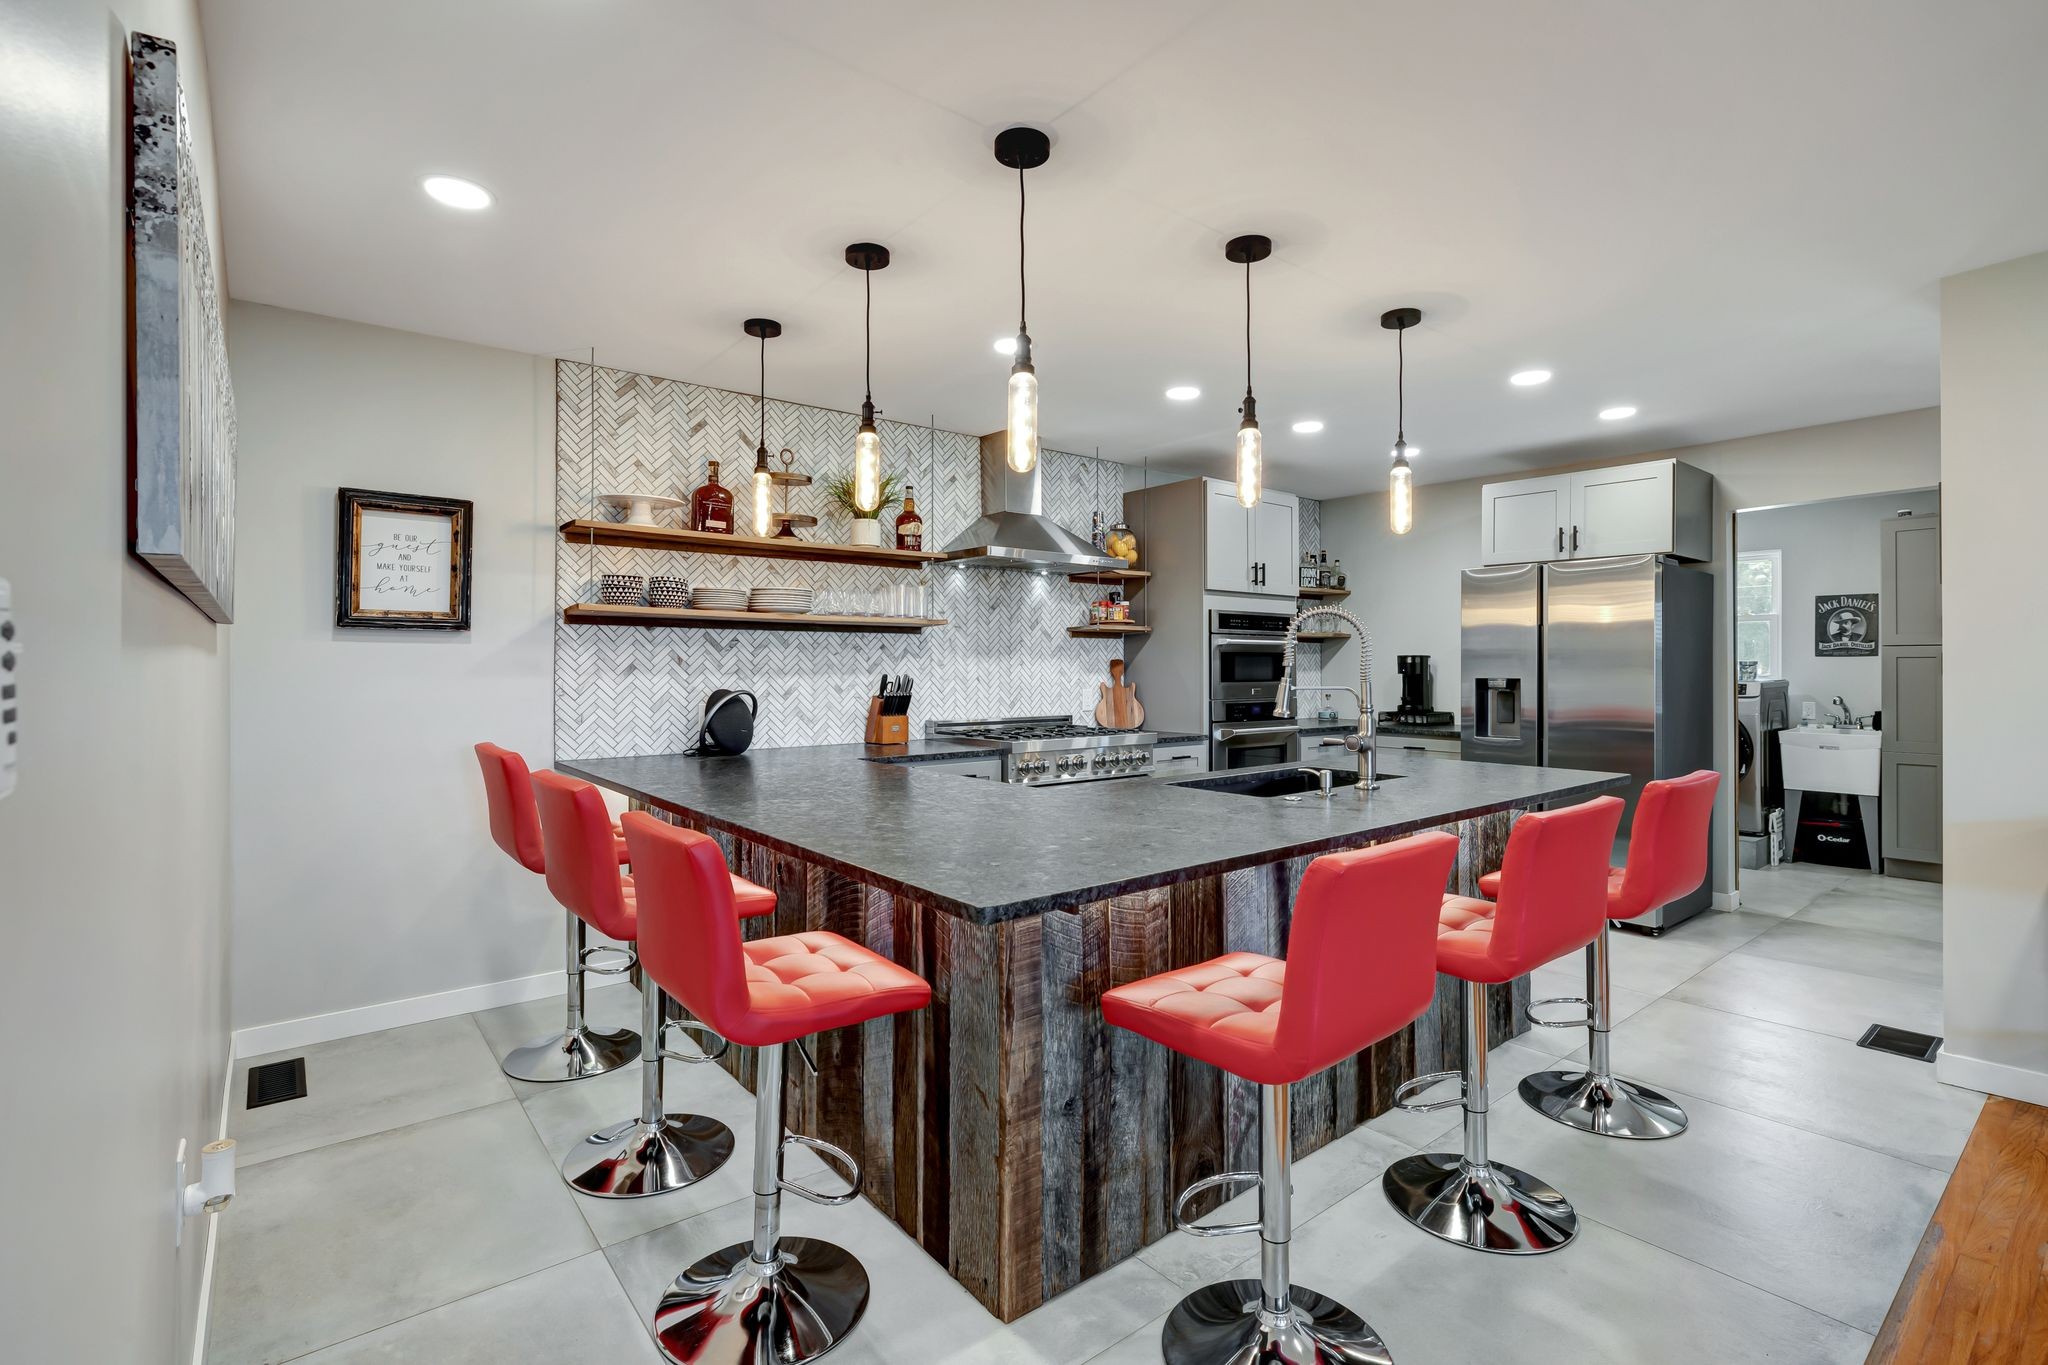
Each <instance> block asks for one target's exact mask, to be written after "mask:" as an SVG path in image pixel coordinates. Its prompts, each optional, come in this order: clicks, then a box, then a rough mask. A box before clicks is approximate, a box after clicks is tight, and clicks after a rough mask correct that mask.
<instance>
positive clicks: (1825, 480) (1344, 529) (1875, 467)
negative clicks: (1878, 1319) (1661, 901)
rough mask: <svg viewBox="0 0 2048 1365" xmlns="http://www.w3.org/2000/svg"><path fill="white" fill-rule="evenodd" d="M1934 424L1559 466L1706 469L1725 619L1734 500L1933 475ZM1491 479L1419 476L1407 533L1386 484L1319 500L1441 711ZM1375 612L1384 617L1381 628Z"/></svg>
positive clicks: (1723, 665)
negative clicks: (1419, 660)
mask: <svg viewBox="0 0 2048 1365" xmlns="http://www.w3.org/2000/svg"><path fill="white" fill-rule="evenodd" d="M1938 426H1939V413H1938V412H1937V410H1936V409H1933V408H1923V409H1920V410H1919V411H1915V412H1902V413H1896V414H1893V415H1891V416H1887V417H1867V418H1863V419H1861V420H1859V421H1854V422H1833V423H1829V424H1828V425H1826V426H1818V427H1801V428H1798V429H1796V430H1793V431H1778V432H1771V433H1769V434H1767V435H1763V436H1749V437H1744V438H1742V439H1741V440H1735V441H1717V442H1714V443H1713V444H1710V445H1700V446H1688V447H1685V448H1683V449H1679V450H1665V451H1645V452H1643V453H1642V454H1640V455H1634V456H1630V457H1628V458H1626V459H1614V460H1600V461H1590V462H1587V463H1586V464H1583V465H1563V466H1559V468H1561V469H1567V468H1590V467H1596V466H1601V465H1615V464H1627V463H1630V462H1631V461H1633V460H1646V459H1657V458H1661V457H1663V456H1667V455H1669V456H1676V457H1677V458H1679V459H1681V460H1685V461H1687V462H1689V463H1691V464H1694V465H1697V466H1699V467H1700V468H1701V469H1704V470H1705V471H1706V472H1707V473H1709V474H1711V475H1712V476H1713V478H1714V498H1715V524H1714V558H1713V561H1712V562H1711V563H1710V564H1709V565H1708V567H1709V568H1710V569H1711V570H1712V571H1713V573H1714V575H1715V579H1716V582H1715V588H1714V601H1715V609H1714V617H1715V620H1716V621H1717V622H1723V623H1726V622H1728V621H1730V620H1731V619H1732V613H1733V611H1734V607H1733V603H1732V598H1731V597H1730V593H1729V586H1728V581H1727V575H1726V573H1725V572H1723V569H1724V567H1725V566H1726V564H1727V563H1728V554H1729V541H1730V537H1731V533H1732V530H1733V522H1734V512H1735V509H1737V508H1742V507H1768V506H1772V505H1775V504H1778V503H1790V502H1810V501H1814V500H1817V499H1820V498H1830V497H1843V496H1847V495H1851V494H1857V493H1883V492H1891V491H1894V490H1897V489H1902V488H1926V487H1930V486H1932V485H1933V484H1935V483H1936V482H1937V481H1938V479H1939V477H1940V473H1939V468H1938V465H1939V460H1940V443H1939V431H1938ZM1425 440H1426V438H1425ZM1428 458H1431V459H1435V458H1438V457H1434V456H1432V457H1428ZM1527 472H1528V473H1530V474H1537V473H1543V472H1546V471H1542V470H1529V471H1527ZM1491 481H1492V480H1486V479H1466V480H1461V481H1458V482H1454V483H1431V484H1425V485H1423V486H1422V487H1421V488H1419V489H1417V490H1416V512H1415V518H1416V529H1415V530H1414V531H1412V532H1410V533H1409V534H1408V535H1406V536H1398V537H1397V536H1394V535H1392V534H1390V533H1389V532H1388V531H1387V520H1386V495H1385V494H1384V493H1383V492H1382V493H1369V494H1364V495H1361V496H1359V497H1356V498H1334V499H1328V500H1325V502H1324V503H1323V513H1322V519H1323V543H1324V545H1325V547H1326V548H1327V549H1328V550H1329V551H1330V553H1331V554H1333V555H1340V554H1341V555H1342V556H1343V558H1344V566H1345V568H1346V569H1348V570H1350V573H1351V582H1352V584H1353V586H1354V593H1353V596H1352V599H1351V606H1352V607H1353V608H1354V609H1355V610H1357V611H1359V612H1361V613H1362V614H1363V615H1364V619H1365V623H1366V625H1367V626H1368V627H1370V628H1371V629H1372V631H1373V640H1374V644H1375V647H1376V651H1377V657H1378V659H1380V660H1383V661H1384V662H1382V663H1380V665H1379V667H1380V668H1382V669H1388V670H1390V669H1391V668H1392V656H1393V655H1394V654H1396V653H1426V654H1430V655H1433V656H1435V667H1436V671H1437V678H1438V683H1437V689H1436V691H1437V704H1438V705H1439V706H1442V707H1444V708H1445V709H1447V710H1455V709H1456V697H1457V687H1456V679H1457V676H1458V671H1457V660H1458V648H1457V646H1458V570H1460V569H1462V568H1467V567H1469V566H1470V565H1472V564H1474V563H1475V562H1477V560H1478V558H1479V489H1480V486H1481V485H1482V484H1483V483H1486V482H1491ZM1952 533H1953V532H1952ZM1353 565H1356V566H1357V567H1356V568H1354V567H1353ZM1382 621H1384V622H1387V623H1388V624H1387V626H1386V627H1385V628H1382V627H1381V625H1380V623H1381V622H1382ZM1731 634H1732V631H1731V630H1730V629H1729V628H1728V626H1727V625H1725V624H1723V625H1722V626H1721V628H1720V629H1719V630H1718V632H1717V636H1716V639H1715V641H1714V672H1715V684H1714V686H1715V692H1716V702H1717V704H1716V706H1715V713H1714V752H1715V753H1716V754H1718V755H1719V756H1720V760H1719V762H1718V763H1717V764H1716V765H1715V766H1716V767H1717V768H1719V769H1720V771H1721V772H1722V773H1723V774H1724V775H1725V774H1729V773H1733V772H1734V771H1735V739H1734V734H1735V724H1734V722H1735V667H1734V664H1733V663H1732V662H1731V661H1730V638H1729V637H1730V636H1731ZM1352 648H1353V646H1351V645H1349V644H1346V645H1345V646H1344V647H1343V649H1342V651H1341V652H1340V654H1339V657H1337V658H1335V659H1333V660H1332V661H1331V663H1330V664H1329V665H1328V672H1327V676H1330V677H1340V676H1342V675H1343V673H1344V671H1345V670H1347V669H1349V670H1353V671H1355V670H1356V669H1357V667H1358V665H1357V663H1356V656H1355V655H1354V654H1353V653H1351V650H1352ZM1445 679H1449V680H1450V681H1449V682H1448V683H1447V682H1445V681H1444V680H1445ZM1734 801H1735V795H1734V786H1733V783H1732V781H1724V782H1723V783H1722V784H1721V793H1720V797H1719V802H1718V805H1717V807H1716V814H1715V842H1714V889H1715V890H1716V891H1724V892H1725V891H1731V890H1733V889H1734V886H1735V844H1734V840H1733V838H1732V837H1731V836H1730V835H1729V833H1728V831H1730V830H1732V829H1733V828H1734V823H1733V817H1734Z"/></svg>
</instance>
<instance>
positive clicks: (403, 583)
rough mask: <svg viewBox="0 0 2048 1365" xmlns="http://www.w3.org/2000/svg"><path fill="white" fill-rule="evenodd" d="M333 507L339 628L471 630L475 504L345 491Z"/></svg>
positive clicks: (354, 490) (338, 495)
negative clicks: (471, 568)
mask: <svg viewBox="0 0 2048 1365" xmlns="http://www.w3.org/2000/svg"><path fill="white" fill-rule="evenodd" d="M335 509H336V519H335V533H334V544H335V563H334V624H335V625H337V626H380V627H385V628H397V629H414V630H468V629H469V554H470V531H469V524H470V518H471V516H472V515H473V513H474V512H475V510H476V509H475V505H474V504H473V503H469V502H464V501H462V500H460V499H457V498H421V497H412V496H409V495H407V494H404V493H375V492H372V491H370V490H369V489H367V488H344V489H341V490H340V491H339V493H338V494H337V495H336V497H335Z"/></svg>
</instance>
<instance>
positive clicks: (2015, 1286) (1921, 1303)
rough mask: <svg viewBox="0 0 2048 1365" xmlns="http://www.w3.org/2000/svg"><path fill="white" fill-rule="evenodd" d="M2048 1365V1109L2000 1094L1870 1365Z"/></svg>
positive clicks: (1938, 1211)
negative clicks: (2023, 1363) (1938, 1364)
mask: <svg viewBox="0 0 2048 1365" xmlns="http://www.w3.org/2000/svg"><path fill="white" fill-rule="evenodd" d="M2007 1361H2010V1362H2015V1363H2017V1362H2021V1361H2031V1362H2040V1361H2048V1109H2044V1108H2042V1107H2041V1106H2039V1105H2032V1104H2022V1103H2020V1102H2019V1101H2017V1100H2008V1099H2002V1098H1999V1097H1996V1096H1994V1097H1993V1098H1992V1099H1991V1100H1990V1101H1988V1102H1987V1103H1986V1104H1985V1106H1984V1112H1983V1113H1982V1114H1980V1115H1979V1116H1978V1118H1977V1126H1976V1128H1975V1129H1974V1130H1973V1131H1972V1132H1971V1134H1970V1141H1969V1144H1968V1145H1967V1146H1966V1147H1964V1149H1963V1157H1962V1160H1961V1161H1959V1162H1957V1163H1956V1170H1955V1174H1954V1175H1953V1176H1952V1177H1950V1179H1949V1183H1948V1189H1947V1190H1945V1191H1944V1192H1943V1193H1942V1196H1941V1203H1940V1204H1938V1205H1937V1206H1936V1207H1935V1210H1934V1218H1933V1220H1932V1221H1931V1222H1929V1223H1928V1225H1927V1232H1926V1235H1925V1236H1923V1237H1922V1238H1921V1239H1920V1248H1919V1250H1918V1251H1916V1252H1915V1253H1914V1255H1913V1263H1912V1265H1911V1266H1910V1267H1909V1268H1908V1269H1907V1271H1906V1278H1905V1281H1904V1282H1903V1283H1902V1284H1901V1285H1900V1286H1899V1293H1898V1297H1896V1298H1895V1299H1893V1300H1892V1306H1891V1312H1890V1313H1888V1314H1887V1315H1886V1317H1885V1321H1884V1326H1883V1328H1882V1329H1880V1330H1879V1332H1878V1334H1877V1340H1876V1342H1875V1343H1874V1344H1873V1345H1872V1346H1871V1350H1870V1357H1869V1362H1868V1365H1933V1363H1934V1362H1952V1363H1953V1365H1990V1363H1991V1362H2007Z"/></svg>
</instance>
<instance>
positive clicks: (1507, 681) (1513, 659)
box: [1458, 564, 1543, 766]
mask: <svg viewBox="0 0 2048 1365" xmlns="http://www.w3.org/2000/svg"><path fill="white" fill-rule="evenodd" d="M1460 624H1461V626H1462V632H1461V636H1460V639H1459V645H1458V665H1459V673H1460V678H1459V686H1458V731H1459V740H1460V744H1459V751H1460V754H1461V755H1462V756H1463V757H1464V758H1466V759H1468V760H1473V761H1477V762H1482V763H1522V764H1528V765H1532V766H1533V765H1534V764H1536V763H1539V762H1541V761H1542V754H1543V749H1542V744H1541V727H1542V679H1541V673H1542V667H1543V569H1542V566H1541V565H1537V564H1514V565H1508V566H1505V567H1502V568H1496V569H1467V570H1465V572H1464V574H1463V575H1462V581H1461V585H1460Z"/></svg>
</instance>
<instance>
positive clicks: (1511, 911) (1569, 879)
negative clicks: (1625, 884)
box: [1436, 796, 1622, 985]
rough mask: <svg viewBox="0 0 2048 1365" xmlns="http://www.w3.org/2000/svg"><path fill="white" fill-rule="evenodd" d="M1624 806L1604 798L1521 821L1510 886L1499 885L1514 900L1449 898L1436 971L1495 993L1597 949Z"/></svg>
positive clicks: (1507, 875)
mask: <svg viewBox="0 0 2048 1365" xmlns="http://www.w3.org/2000/svg"><path fill="white" fill-rule="evenodd" d="M1621 806H1622V803H1621V798H1620V797H1616V796H1599V797H1595V798H1594V799H1593V800H1591V801H1587V802H1585V803H1584V804H1582V805H1577V806H1571V807H1567V808H1566V809H1564V810H1553V811H1536V812H1532V813H1531V814H1528V815H1525V816H1523V817H1522V818H1521V819H1519V820H1517V821H1515V827H1514V829H1513V830H1512V831H1511V832H1510V833H1509V835H1508V851H1507V856H1506V858H1505V859H1503V861H1502V864H1501V872H1502V874H1503V878H1502V880H1499V881H1496V882H1495V885H1496V886H1497V887H1503V888H1505V890H1506V892H1507V894H1506V895H1504V896H1503V897H1502V898H1501V899H1500V900H1498V901H1484V900H1480V899H1478V898H1477V897H1474V896H1445V897H1444V898H1443V907H1442V909H1441V910H1440V911H1439V912H1438V915H1437V940H1436V966H1437V970H1438V971H1440V972H1442V973H1444V974H1445V975H1446V976H1455V977H1457V978H1459V979H1460V980H1463V981H1478V982H1484V983H1486V984H1489V985H1492V984H1496V983H1499V982H1503V981H1512V980H1514V979H1515V978H1516V977H1518V976H1522V975H1524V974H1526V973H1528V972H1531V971H1533V970H1535V969H1536V968H1537V967H1540V966H1542V965H1543V964H1544V963H1546V962H1548V961H1550V960H1551V959H1552V958H1554V957H1557V956H1558V955H1560V954H1562V953H1568V952H1570V951H1572V950H1573V949H1574V948H1583V947H1585V946H1586V945H1587V944H1588V943H1590V942H1592V941H1593V938H1594V936H1595V935H1597V934H1598V933H1599V932H1600V926H1601V925H1602V924H1604V923H1605V922H1606V916H1605V914H1604V913H1603V912H1604V911H1605V910H1606V908H1607V896H1606V885H1607V881H1608V880H1609V878H1608V868H1607V852H1608V850H1609V849H1610V848H1611V847H1612V846H1613V844H1614V831H1615V828H1616V827H1617V826H1618V825H1619V824H1620V823H1621ZM1480 885H1481V887H1482V888H1484V886H1485V885H1486V881H1485V879H1481V882H1480Z"/></svg>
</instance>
